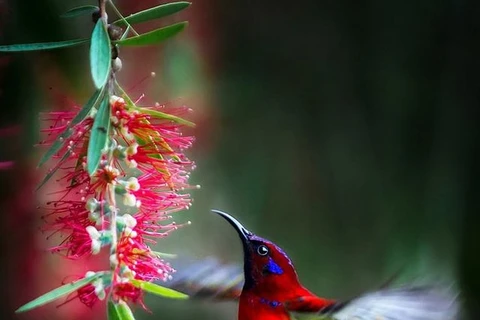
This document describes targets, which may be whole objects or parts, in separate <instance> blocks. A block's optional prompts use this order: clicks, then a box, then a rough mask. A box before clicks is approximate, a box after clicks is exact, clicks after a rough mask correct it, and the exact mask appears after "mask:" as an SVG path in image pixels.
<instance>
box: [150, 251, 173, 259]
mask: <svg viewBox="0 0 480 320" xmlns="http://www.w3.org/2000/svg"><path fill="white" fill-rule="evenodd" d="M152 252H153V254H154V255H156V256H157V257H159V258H167V259H176V258H177V257H178V255H177V254H174V253H166V252H159V251H152Z"/></svg>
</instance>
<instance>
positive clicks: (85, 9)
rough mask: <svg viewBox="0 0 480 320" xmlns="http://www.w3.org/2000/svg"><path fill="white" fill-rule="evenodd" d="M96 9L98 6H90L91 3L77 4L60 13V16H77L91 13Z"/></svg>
mask: <svg viewBox="0 0 480 320" xmlns="http://www.w3.org/2000/svg"><path fill="white" fill-rule="evenodd" d="M98 10H99V8H98V7H97V6H92V5H86V6H79V7H75V8H72V9H70V10H68V11H67V12H65V13H62V14H61V15H60V17H61V18H73V17H78V16H82V15H86V14H92V13H94V12H95V11H98Z"/></svg>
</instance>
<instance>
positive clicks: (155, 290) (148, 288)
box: [130, 280, 188, 299]
mask: <svg viewBox="0 0 480 320" xmlns="http://www.w3.org/2000/svg"><path fill="white" fill-rule="evenodd" d="M130 282H131V283H132V284H133V285H134V286H135V287H137V288H140V289H142V290H143V291H145V292H149V293H152V294H155V295H157V296H161V297H164V298H171V299H188V295H186V294H185V293H181V292H178V291H176V290H173V289H170V288H165V287H162V286H159V285H158V284H155V283H151V282H148V281H141V280H131V281H130Z"/></svg>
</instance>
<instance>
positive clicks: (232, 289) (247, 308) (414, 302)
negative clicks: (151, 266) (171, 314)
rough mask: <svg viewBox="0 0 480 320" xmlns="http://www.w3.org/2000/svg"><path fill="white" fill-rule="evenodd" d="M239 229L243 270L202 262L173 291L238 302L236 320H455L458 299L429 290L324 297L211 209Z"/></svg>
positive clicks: (271, 247) (271, 250)
mask: <svg viewBox="0 0 480 320" xmlns="http://www.w3.org/2000/svg"><path fill="white" fill-rule="evenodd" d="M212 211H213V212H214V213H216V214H219V215H220V216H222V217H223V218H225V219H226V220H227V221H228V222H229V223H230V224H231V225H232V226H233V228H234V229H235V230H236V231H237V233H238V235H239V237H240V239H241V241H242V245H243V251H244V266H243V277H242V271H241V269H240V268H237V267H236V266H228V267H225V266H221V265H220V264H219V263H217V262H216V261H215V260H203V261H201V262H200V263H196V264H192V265H190V266H189V267H188V268H186V269H184V270H180V272H179V273H178V274H177V277H176V279H174V280H173V282H172V283H171V287H173V288H176V289H179V290H183V291H186V292H188V293H190V294H191V295H192V296H193V297H208V298H215V299H216V300H234V299H235V300H236V299H238V300H239V306H238V320H290V319H294V318H293V316H292V313H293V314H305V313H306V314H308V316H309V317H308V319H334V320H359V319H361V320H454V319H457V317H458V314H457V313H458V310H457V309H458V306H457V300H456V297H454V296H453V295H452V294H450V293H449V292H447V291H442V290H439V289H437V288H435V287H428V286H404V287H400V288H388V289H380V290H378V291H374V292H369V293H366V294H363V295H361V296H359V297H357V298H354V299H350V300H348V301H336V300H334V299H328V298H322V297H319V296H317V295H316V294H314V293H312V292H311V291H309V290H308V289H306V288H305V287H304V286H303V285H302V284H301V283H300V282H299V280H298V276H297V273H296V271H295V267H294V266H293V263H292V261H291V260H290V259H289V258H288V256H287V255H286V254H285V252H284V251H283V250H282V249H281V248H280V247H278V246H277V245H276V244H274V243H273V242H271V241H268V240H266V239H264V238H261V237H259V236H257V235H255V234H253V233H252V232H250V231H248V230H247V229H246V228H245V227H244V226H243V225H242V224H241V223H240V222H239V221H238V220H236V219H235V218H233V217H232V216H230V215H229V214H227V213H224V212H221V211H217V210H212Z"/></svg>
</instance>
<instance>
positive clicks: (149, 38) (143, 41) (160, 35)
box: [114, 21, 188, 46]
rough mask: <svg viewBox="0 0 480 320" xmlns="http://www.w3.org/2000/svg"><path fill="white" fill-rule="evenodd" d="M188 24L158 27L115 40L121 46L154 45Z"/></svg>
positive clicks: (181, 23)
mask: <svg viewBox="0 0 480 320" xmlns="http://www.w3.org/2000/svg"><path fill="white" fill-rule="evenodd" d="M187 25H188V22H186V21H184V22H180V23H176V24H172V25H170V26H167V27H164V28H160V29H156V30H153V31H150V32H147V33H143V34H141V35H139V36H134V37H130V38H126V39H123V40H117V41H114V43H115V44H118V45H121V46H148V45H153V44H157V43H160V42H162V41H164V40H166V39H168V38H170V37H172V36H174V35H176V34H177V33H179V32H180V31H182V30H183V29H185V27H186V26H187Z"/></svg>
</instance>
